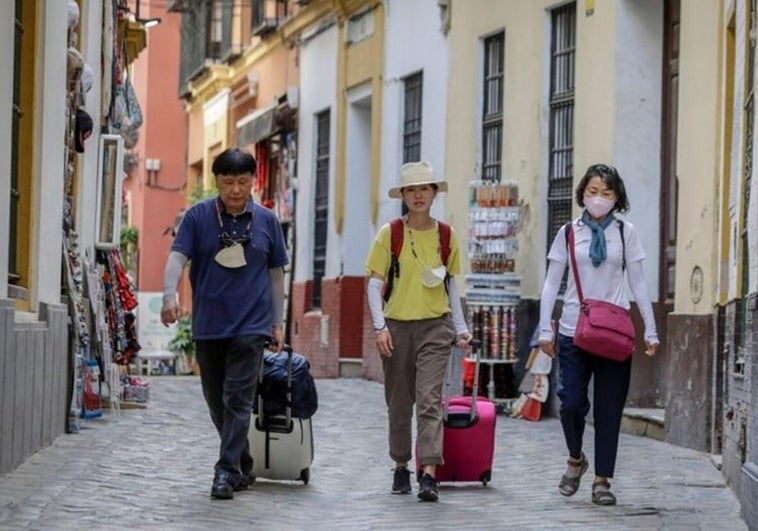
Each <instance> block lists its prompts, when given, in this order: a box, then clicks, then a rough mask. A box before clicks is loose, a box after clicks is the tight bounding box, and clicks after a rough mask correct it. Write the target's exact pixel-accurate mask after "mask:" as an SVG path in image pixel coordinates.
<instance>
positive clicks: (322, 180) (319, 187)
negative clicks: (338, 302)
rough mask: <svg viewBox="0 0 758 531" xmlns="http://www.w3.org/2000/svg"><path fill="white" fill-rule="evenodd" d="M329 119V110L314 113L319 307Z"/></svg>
mask: <svg viewBox="0 0 758 531" xmlns="http://www.w3.org/2000/svg"><path fill="white" fill-rule="evenodd" d="M329 121H330V112H329V111H328V110H327V111H323V112H321V113H319V114H317V115H316V194H315V205H314V207H315V208H314V210H315V216H314V218H315V219H314V222H313V290H312V296H311V307H312V308H314V309H315V308H321V279H322V278H324V273H325V271H326V240H327V227H328V220H329V130H330V126H329Z"/></svg>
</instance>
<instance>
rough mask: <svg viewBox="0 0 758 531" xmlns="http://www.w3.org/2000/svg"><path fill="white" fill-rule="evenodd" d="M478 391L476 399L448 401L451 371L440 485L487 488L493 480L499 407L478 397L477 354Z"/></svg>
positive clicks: (462, 397)
mask: <svg viewBox="0 0 758 531" xmlns="http://www.w3.org/2000/svg"><path fill="white" fill-rule="evenodd" d="M474 358H475V362H476V368H475V370H474V372H475V377H474V388H473V393H472V396H453V397H450V398H447V397H448V395H449V393H448V389H449V387H450V372H451V371H450V368H448V376H447V378H446V382H445V388H446V390H445V398H443V400H444V405H443V408H444V412H443V417H444V428H443V436H442V456H443V458H444V460H445V464H444V465H441V466H438V467H437V471H436V474H435V476H436V479H437V481H439V482H443V483H444V482H452V481H481V482H482V484H483V485H487V482H489V481H490V480H491V479H492V462H493V458H494V454H495V420H496V412H495V404H494V403H492V401H490V400H489V399H487V398H483V397H478V396H477V394H478V391H479V354H478V353H476V354H474ZM416 468H417V471H416V472H417V475H418V477H421V464H420V463H419V461H418V452H416Z"/></svg>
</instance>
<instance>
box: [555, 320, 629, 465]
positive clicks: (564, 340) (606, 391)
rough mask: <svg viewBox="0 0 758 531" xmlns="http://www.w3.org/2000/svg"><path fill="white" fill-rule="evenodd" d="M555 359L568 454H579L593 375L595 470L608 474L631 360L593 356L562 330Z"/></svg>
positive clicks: (615, 446) (616, 439)
mask: <svg viewBox="0 0 758 531" xmlns="http://www.w3.org/2000/svg"><path fill="white" fill-rule="evenodd" d="M558 360H559V363H560V374H559V378H558V397H559V398H560V399H561V409H560V412H561V425H562V426H563V435H564V436H565V438H566V446H567V447H568V451H569V455H570V456H571V457H573V458H575V459H579V458H580V457H581V455H582V438H583V436H584V426H585V417H586V416H587V412H588V411H589V409H590V402H589V399H588V398H587V390H588V388H589V383H590V378H591V377H593V409H592V412H593V419H594V422H595V474H596V475H598V476H603V477H607V478H612V477H613V471H614V469H615V467H616V454H617V453H618V442H619V430H620V429H621V417H622V413H623V410H624V403H625V402H626V395H627V392H628V391H629V379H630V376H631V371H632V360H631V358H630V359H629V360H628V361H625V362H623V363H618V362H615V361H610V360H606V359H604V358H599V357H597V356H593V355H592V354H589V353H588V352H585V351H584V350H582V349H580V348H579V347H577V346H576V345H574V338H572V337H569V336H564V335H562V334H559V335H558Z"/></svg>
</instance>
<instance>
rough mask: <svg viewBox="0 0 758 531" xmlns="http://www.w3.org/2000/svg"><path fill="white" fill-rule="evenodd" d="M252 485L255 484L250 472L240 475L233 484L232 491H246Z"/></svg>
mask: <svg viewBox="0 0 758 531" xmlns="http://www.w3.org/2000/svg"><path fill="white" fill-rule="evenodd" d="M253 483H255V474H253V473H252V472H248V473H246V474H242V475H241V476H240V478H239V479H238V480H237V481H236V483H235V484H234V491H235V492H237V491H240V490H247V489H248V488H249V487H252V486H253Z"/></svg>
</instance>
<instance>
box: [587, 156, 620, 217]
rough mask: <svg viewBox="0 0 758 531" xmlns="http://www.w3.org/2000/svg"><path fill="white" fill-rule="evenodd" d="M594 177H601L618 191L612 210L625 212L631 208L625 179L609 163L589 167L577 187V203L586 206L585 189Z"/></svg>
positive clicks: (606, 183) (611, 187)
mask: <svg viewBox="0 0 758 531" xmlns="http://www.w3.org/2000/svg"><path fill="white" fill-rule="evenodd" d="M593 177H600V179H601V180H602V181H603V182H604V183H605V185H606V186H607V187H608V188H609V189H611V190H613V191H614V192H615V193H616V204H615V205H614V206H613V209H612V210H611V212H613V211H614V210H615V211H616V212H621V213H624V212H626V211H627V210H629V198H627V196H626V188H625V187H624V181H623V180H622V179H621V176H620V175H619V172H618V170H617V169H616V168H614V167H613V166H609V165H607V164H593V165H591V166H590V167H589V168H587V171H586V173H585V174H584V177H582V180H581V181H579V184H578V185H577V187H576V204H578V205H579V206H580V207H582V208H584V190H585V188H587V183H589V182H590V180H591V179H592V178H593Z"/></svg>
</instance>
